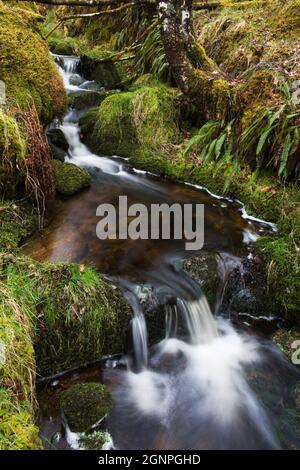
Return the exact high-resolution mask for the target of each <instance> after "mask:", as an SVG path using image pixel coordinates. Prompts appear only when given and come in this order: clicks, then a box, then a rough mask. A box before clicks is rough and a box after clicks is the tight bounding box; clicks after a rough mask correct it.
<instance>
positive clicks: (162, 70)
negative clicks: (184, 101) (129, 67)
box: [136, 20, 170, 81]
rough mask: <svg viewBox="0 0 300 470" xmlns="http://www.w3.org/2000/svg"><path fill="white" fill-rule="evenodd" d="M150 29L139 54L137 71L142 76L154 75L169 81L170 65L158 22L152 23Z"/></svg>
mask: <svg viewBox="0 0 300 470" xmlns="http://www.w3.org/2000/svg"><path fill="white" fill-rule="evenodd" d="M149 29H150V32H149V34H148V35H147V36H146V39H145V40H144V42H143V43H142V45H141V47H140V48H139V51H138V53H137V62H136V67H137V71H138V72H139V73H141V74H144V73H153V74H154V75H156V76H157V77H158V78H159V79H161V80H165V81H168V80H169V78H170V70H169V64H168V61H167V56H166V53H165V49H164V47H163V43H162V40H161V32H160V26H159V24H158V22H157V20H155V21H154V22H153V23H152V25H151V26H150V28H149Z"/></svg>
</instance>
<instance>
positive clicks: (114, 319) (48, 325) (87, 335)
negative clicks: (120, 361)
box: [0, 254, 130, 375]
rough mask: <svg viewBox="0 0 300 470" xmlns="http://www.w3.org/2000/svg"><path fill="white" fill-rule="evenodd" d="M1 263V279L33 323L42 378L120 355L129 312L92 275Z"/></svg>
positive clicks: (24, 262) (24, 261)
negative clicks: (111, 354)
mask: <svg viewBox="0 0 300 470" xmlns="http://www.w3.org/2000/svg"><path fill="white" fill-rule="evenodd" d="M0 261H1V265H0V268H1V269H2V271H0V275H1V277H0V279H2V281H3V282H4V283H5V285H6V288H7V289H9V292H10V295H11V298H12V299H18V303H20V305H21V306H22V307H24V308H26V309H27V311H28V314H29V315H30V318H32V319H33V321H34V328H35V331H36V337H35V339H36V341H35V351H36V358H37V365H38V370H39V372H40V373H41V374H42V375H46V374H48V375H49V374H51V373H56V372H60V371H62V370H66V369H68V368H71V367H75V366H80V365H84V364H87V363H89V362H93V361H95V360H98V359H100V358H101V357H102V356H103V355H105V354H110V353H117V352H120V351H122V349H123V344H124V338H125V335H126V325H127V321H128V314H129V312H130V309H129V307H128V305H127V304H126V303H125V302H124V300H123V298H122V296H121V294H120V293H119V291H118V290H117V289H114V288H113V287H111V286H110V285H108V284H107V283H105V282H104V281H103V279H102V277H101V276H100V275H99V274H97V273H96V272H95V271H94V270H93V269H91V268H87V267H85V266H79V265H67V264H40V263H34V262H33V261H32V260H30V259H28V258H25V257H24V258H23V257H15V256H14V255H10V256H9V255H7V254H3V255H2V257H1V259H0ZM14 301H15V300H14Z"/></svg>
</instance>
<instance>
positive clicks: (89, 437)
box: [79, 431, 110, 450]
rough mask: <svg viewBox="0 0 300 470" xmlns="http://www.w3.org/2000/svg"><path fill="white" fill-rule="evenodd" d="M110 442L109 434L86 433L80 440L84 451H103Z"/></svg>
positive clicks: (101, 432)
mask: <svg viewBox="0 0 300 470" xmlns="http://www.w3.org/2000/svg"><path fill="white" fill-rule="evenodd" d="M109 441H110V436H109V434H108V433H107V432H103V431H93V432H91V433H86V434H85V435H84V436H82V437H81V438H80V441H79V442H80V448H81V449H84V450H103V447H104V446H105V445H106V444H107V443H108V442H109Z"/></svg>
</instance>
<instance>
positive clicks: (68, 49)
mask: <svg viewBox="0 0 300 470" xmlns="http://www.w3.org/2000/svg"><path fill="white" fill-rule="evenodd" d="M78 42H79V41H78V40H77V39H76V38H71V37H64V36H62V35H59V34H58V35H55V34H53V35H52V36H50V37H49V39H48V45H49V47H50V50H51V52H53V53H54V54H58V55H67V56H71V55H76V54H77V52H78V47H79V44H78Z"/></svg>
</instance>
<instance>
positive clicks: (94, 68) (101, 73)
mask: <svg viewBox="0 0 300 470" xmlns="http://www.w3.org/2000/svg"><path fill="white" fill-rule="evenodd" d="M110 55H111V53H110ZM80 71H81V74H82V75H83V76H84V77H85V78H86V79H87V80H95V81H96V82H98V83H99V84H100V85H101V86H103V87H104V88H106V89H107V90H112V89H114V88H118V87H119V86H120V84H121V82H122V77H121V76H120V73H119V70H118V67H117V66H116V64H115V63H114V62H113V61H112V60H110V59H109V57H107V58H106V57H105V56H103V57H97V58H95V57H90V56H88V55H82V56H81V57H80Z"/></svg>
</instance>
